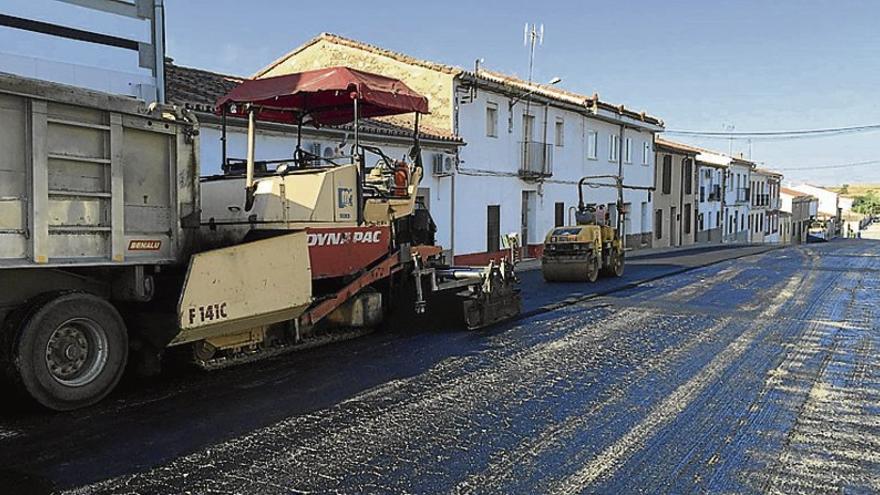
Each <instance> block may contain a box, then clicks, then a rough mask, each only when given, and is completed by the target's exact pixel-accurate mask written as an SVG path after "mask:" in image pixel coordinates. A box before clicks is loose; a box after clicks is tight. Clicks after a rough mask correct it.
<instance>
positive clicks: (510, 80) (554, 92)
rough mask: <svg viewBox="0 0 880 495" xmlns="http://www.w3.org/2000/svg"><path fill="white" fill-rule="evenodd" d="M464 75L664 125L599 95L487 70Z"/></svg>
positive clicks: (656, 119)
mask: <svg viewBox="0 0 880 495" xmlns="http://www.w3.org/2000/svg"><path fill="white" fill-rule="evenodd" d="M464 74H467V75H469V76H471V77H473V78H476V79H478V80H483V81H489V82H493V83H496V84H504V85H507V86H511V87H513V88H516V89H517V90H519V91H526V92H528V91H533V92H534V94H536V95H541V96H544V97H546V98H550V99H555V100H558V101H562V102H565V103H570V104H572V105H579V106H584V107H592V106H596V107H598V108H602V109H604V110H608V111H611V112H616V113H618V114H621V115H626V116H627V117H630V118H632V119H635V120H641V121H643V122H648V123H651V124H654V125H659V126H662V125H663V121H662V120H660V119H659V118H658V117H654V116H653V115H648V114H647V113H645V112H637V111H635V110H631V109H629V108H626V107H625V106H624V105H615V104H612V103H608V102H606V101H602V100H601V99H599V94H598V93H593V95H592V96H586V95H582V94H580V93H575V92H573V91H568V90H565V89H561V88H558V87H556V86H552V85H549V84H538V83H535V82H531V83H530V82H528V81H524V80H522V79H520V78H518V77H515V76H511V75H507V74H502V73H500V72H495V71H490V70H486V69H480V72H478V73H473V72H464Z"/></svg>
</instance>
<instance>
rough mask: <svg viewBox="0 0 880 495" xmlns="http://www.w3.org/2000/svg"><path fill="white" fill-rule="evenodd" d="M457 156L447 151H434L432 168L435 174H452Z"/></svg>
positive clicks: (440, 175) (439, 175)
mask: <svg viewBox="0 0 880 495" xmlns="http://www.w3.org/2000/svg"><path fill="white" fill-rule="evenodd" d="M454 160H455V157H454V156H452V155H449V154H446V153H434V155H433V156H432V157H431V170H432V171H433V173H434V175H436V176H438V177H442V176H444V175H452V170H453V169H454V168H455V161H454Z"/></svg>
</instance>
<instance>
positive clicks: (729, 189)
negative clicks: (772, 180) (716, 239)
mask: <svg viewBox="0 0 880 495" xmlns="http://www.w3.org/2000/svg"><path fill="white" fill-rule="evenodd" d="M754 168H755V164H754V163H752V162H750V161H748V160H745V159H743V158H737V157H731V158H730V164H729V165H728V167H727V175H726V177H725V179H724V182H725V189H724V195H723V196H724V212H723V213H722V217H723V218H724V220H723V221H724V241H725V242H749V241H750V240H751V236H750V231H749V223H748V218H749V212H750V208H751V207H750V201H751V189H750V188H749V181H750V180H751V175H752V170H754Z"/></svg>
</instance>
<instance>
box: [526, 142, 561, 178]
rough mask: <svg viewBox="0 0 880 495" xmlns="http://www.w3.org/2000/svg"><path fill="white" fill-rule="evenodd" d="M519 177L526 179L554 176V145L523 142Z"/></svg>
mask: <svg viewBox="0 0 880 495" xmlns="http://www.w3.org/2000/svg"><path fill="white" fill-rule="evenodd" d="M519 144H520V164H519V176H520V177H522V178H524V179H535V178H540V177H550V176H551V175H553V145H552V144H547V143H539V142H537V141H521V142H520V143H519Z"/></svg>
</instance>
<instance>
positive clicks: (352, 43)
mask: <svg viewBox="0 0 880 495" xmlns="http://www.w3.org/2000/svg"><path fill="white" fill-rule="evenodd" d="M320 41H327V42H330V43H334V44H337V45H342V46H347V47H350V48H355V49H359V50H363V51H366V52H369V53H373V54H376V55H381V56H384V57H388V58H390V59H393V60H397V61H398V62H403V63H406V64H411V65H415V66H418V67H425V68H427V69H431V70H435V71H438V72H443V73H446V74H452V75H454V76H462V75H466V76H470V77H473V78H476V79H478V80H484V81H489V82H494V83H497V84H505V85H509V86H512V87H516V88H518V89H520V90H525V91H531V90H535V94H538V95H541V96H544V97H547V98H551V99H556V100H559V101H563V102H566V103H571V104H575V105H582V106H588V105H590V106H592V105H594V104H595V105H596V106H598V107H601V108H603V109H605V110H609V111H614V112H618V113H620V114H622V115H626V116H628V117H630V118H634V119H637V120H642V121H644V122H649V123H651V124H655V125H660V126H662V125H663V121H662V120H660V119H659V118H657V117H654V116H651V115H648V114H646V113H645V112H637V111H635V110H630V109H628V108H625V107H624V106H623V105H615V104H612V103H608V102H604V101H601V100H600V99H599V95H598V93H594V94H593V95H592V96H586V95H582V94H579V93H574V92H571V91H566V90H564V89H560V88H557V87H555V86H550V85H546V84H537V83H529V82H528V81H524V80H522V79H520V78H518V77H515V76H510V75H507V74H501V73H498V72H494V71H489V70H485V69H481V70H480V71H479V73H474V72H470V71H466V70H464V69H462V68H460V67H455V66H452V65H446V64H440V63H436V62H431V61H428V60H424V59H419V58H416V57H412V56H410V55H406V54H404V53H400V52H395V51H393V50H387V49H385V48H381V47H378V46H376V45H371V44H369V43H364V42H362V41H357V40H353V39H350V38H346V37H343V36H339V35H337V34H332V33H321V34H319V35H318V36H315V37H314V38H312V39H310V40H309V41H307V42H305V43H303V44H302V45H300V46H298V47H296V48H295V49H293V50H291V51H290V52H288V53H286V54H284V55H283V56H282V57H280V58H278V59H277V60H275V61H274V62H272V63H271V64H269V65H268V66H266V67H265V68H263V69H260V71H259V72H257V73H256V74H254V77H255V78H256V77H260V76H262V75H264V74H266V73H267V72H269V71H270V70H272V69H273V68H275V67H277V66H278V65H280V64H281V63H283V62H284V61H285V60H287V59H289V58H290V57H293V56H295V55H296V54H298V53H300V52H301V51H303V50H305V49H306V48H308V47H310V46H312V45H314V44H316V43H318V42H320Z"/></svg>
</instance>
